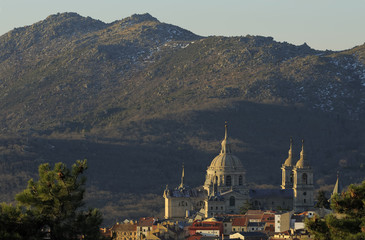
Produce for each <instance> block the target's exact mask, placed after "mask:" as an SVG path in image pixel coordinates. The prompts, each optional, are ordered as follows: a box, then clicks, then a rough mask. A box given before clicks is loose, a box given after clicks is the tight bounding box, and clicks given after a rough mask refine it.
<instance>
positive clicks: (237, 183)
mask: <svg viewBox="0 0 365 240" xmlns="http://www.w3.org/2000/svg"><path fill="white" fill-rule="evenodd" d="M292 145H293V141H292V139H291V140H290V148H289V154H288V158H287V159H286V160H285V162H284V164H283V165H282V167H281V170H282V184H281V188H278V189H249V188H248V186H247V184H246V178H245V173H246V172H245V169H244V167H243V165H242V163H241V161H240V159H239V158H238V157H236V156H235V155H234V154H233V153H232V150H231V144H230V142H229V138H228V132H227V125H226V126H225V136H224V139H223V141H222V147H221V151H220V153H219V155H218V156H216V157H215V158H214V159H213V161H212V162H211V164H210V166H209V167H208V169H207V173H206V178H205V183H204V185H203V186H202V187H200V188H189V187H188V186H186V185H185V184H184V168H183V172H182V177H181V183H180V185H179V186H178V187H176V188H174V189H169V188H168V187H166V189H165V191H164V194H163V196H164V199H165V218H166V219H182V218H186V217H189V216H190V215H192V214H197V215H200V216H201V217H204V218H210V217H214V216H216V215H219V214H237V213H239V212H240V208H241V207H242V206H244V204H248V203H249V204H251V205H252V206H253V207H254V208H256V209H262V210H269V209H270V210H294V211H306V210H309V209H311V208H313V206H314V200H313V195H314V186H313V170H312V168H311V166H310V164H309V162H308V159H307V157H306V154H305V152H304V141H303V142H302V150H301V152H300V159H299V160H298V161H297V162H296V164H295V165H294V163H293V151H292V148H293V146H292Z"/></svg>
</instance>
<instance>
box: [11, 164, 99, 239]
mask: <svg viewBox="0 0 365 240" xmlns="http://www.w3.org/2000/svg"><path fill="white" fill-rule="evenodd" d="M86 169H87V162H86V160H82V161H80V160H78V161H76V163H75V164H73V165H72V167H71V169H69V168H67V167H66V165H65V164H64V163H56V164H55V166H54V168H53V169H51V167H50V166H49V164H48V163H46V164H42V165H40V166H39V180H38V181H34V180H33V179H31V180H29V181H28V186H27V188H26V189H25V190H24V191H23V192H21V193H19V194H17V195H16V200H17V201H18V202H19V203H20V204H21V205H22V206H25V207H26V208H27V209H29V210H31V211H32V212H33V213H34V215H35V216H40V217H41V218H42V221H43V223H44V225H43V228H49V230H50V231H49V234H50V237H51V239H52V240H64V239H67V240H72V239H79V238H80V237H83V238H84V239H99V238H101V237H100V232H99V225H100V224H101V222H102V217H101V214H100V212H99V211H98V210H97V209H85V208H84V201H83V199H84V193H85V181H86V178H85V176H83V175H82V174H83V172H84V171H85V170H86Z"/></svg>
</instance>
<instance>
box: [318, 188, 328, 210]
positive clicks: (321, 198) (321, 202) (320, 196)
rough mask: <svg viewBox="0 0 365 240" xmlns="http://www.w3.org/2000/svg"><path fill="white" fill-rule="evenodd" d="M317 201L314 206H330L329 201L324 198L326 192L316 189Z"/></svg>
mask: <svg viewBox="0 0 365 240" xmlns="http://www.w3.org/2000/svg"><path fill="white" fill-rule="evenodd" d="M316 200H317V203H316V205H315V207H316V208H326V209H329V208H330V203H329V201H328V199H327V198H326V192H325V191H318V195H317V199H316Z"/></svg>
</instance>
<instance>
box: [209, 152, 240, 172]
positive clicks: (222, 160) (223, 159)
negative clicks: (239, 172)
mask: <svg viewBox="0 0 365 240" xmlns="http://www.w3.org/2000/svg"><path fill="white" fill-rule="evenodd" d="M209 168H214V169H219V168H231V169H232V170H234V169H240V168H243V165H242V163H241V161H240V160H239V158H238V157H236V156H235V155H233V154H230V153H229V154H227V153H221V154H219V155H218V156H216V157H215V158H214V159H213V161H212V163H211V164H210V166H209Z"/></svg>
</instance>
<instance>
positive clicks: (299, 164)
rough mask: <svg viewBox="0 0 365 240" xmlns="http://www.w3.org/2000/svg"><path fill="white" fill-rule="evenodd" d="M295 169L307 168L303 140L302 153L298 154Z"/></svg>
mask: <svg viewBox="0 0 365 240" xmlns="http://www.w3.org/2000/svg"><path fill="white" fill-rule="evenodd" d="M295 166H296V167H299V168H302V167H308V166H309V165H308V162H307V158H306V154H305V153H304V139H302V151H301V152H300V159H299V160H298V162H297V164H296V165H295Z"/></svg>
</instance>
